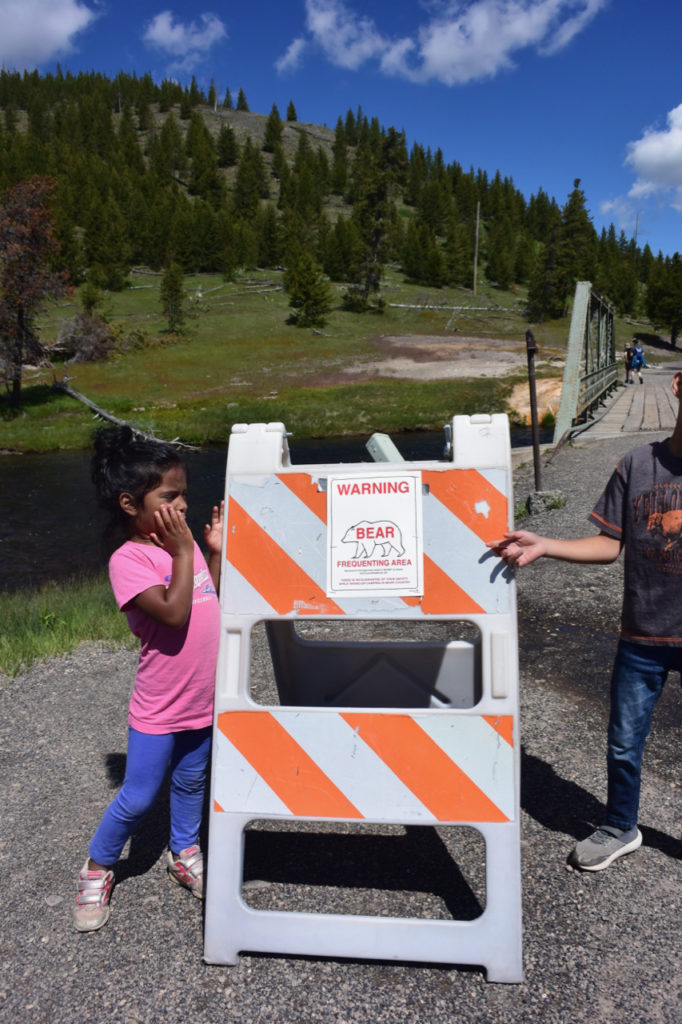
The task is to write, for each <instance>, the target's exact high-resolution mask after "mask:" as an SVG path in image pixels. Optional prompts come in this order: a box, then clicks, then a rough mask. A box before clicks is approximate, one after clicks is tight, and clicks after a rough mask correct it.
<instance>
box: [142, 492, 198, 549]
mask: <svg viewBox="0 0 682 1024" xmlns="http://www.w3.org/2000/svg"><path fill="white" fill-rule="evenodd" d="M154 523H155V525H156V530H155V531H154V532H153V533H150V534H149V537H150V539H151V540H152V541H153V542H154V544H156V546H157V547H159V548H163V549H164V551H167V552H168V554H169V555H171V557H173V558H174V557H175V556H176V555H186V554H190V555H192V557H193V555H194V538H193V537H192V531H191V530H190V528H189V526H188V525H187V521H186V519H185V514H184V512H180V511H178V509H176V508H173V506H172V505H162V506H161V508H160V509H157V510H156V511H155V513H154Z"/></svg>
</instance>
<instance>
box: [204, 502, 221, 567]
mask: <svg viewBox="0 0 682 1024" xmlns="http://www.w3.org/2000/svg"><path fill="white" fill-rule="evenodd" d="M224 510H225V502H224V501H221V502H220V507H218V506H217V505H214V506H213V511H212V512H211V522H210V523H206V526H205V527H204V541H205V542H206V547H207V548H208V550H209V552H210V553H211V554H212V555H219V554H220V548H221V545H222V543H223V515H224Z"/></svg>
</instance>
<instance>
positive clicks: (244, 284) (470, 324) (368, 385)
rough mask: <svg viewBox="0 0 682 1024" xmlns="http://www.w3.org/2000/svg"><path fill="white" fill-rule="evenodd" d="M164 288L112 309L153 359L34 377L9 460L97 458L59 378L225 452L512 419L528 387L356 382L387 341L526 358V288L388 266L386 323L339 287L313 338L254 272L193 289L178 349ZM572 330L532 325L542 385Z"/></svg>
mask: <svg viewBox="0 0 682 1024" xmlns="http://www.w3.org/2000/svg"><path fill="white" fill-rule="evenodd" d="M160 281H161V275H160V274H154V273H151V272H144V271H136V272H134V273H132V274H131V275H130V284H131V287H130V288H128V289H126V290H125V291H123V292H120V293H109V294H107V295H106V296H105V298H104V302H103V312H104V314H105V315H106V317H107V318H108V320H109V321H110V322H111V323H112V325H114V326H115V327H116V329H117V332H118V333H119V336H122V337H124V338H125V336H126V334H130V333H131V332H140V331H142V332H144V336H145V337H146V339H147V345H146V347H144V348H134V347H133V346H132V345H131V346H130V347H129V348H127V349H126V350H124V351H119V352H117V353H116V354H115V355H114V356H113V357H112V358H110V359H109V360H107V361H106V362H101V363H89V364H76V365H70V366H66V367H64V366H61V365H60V364H56V365H55V368H54V370H52V369H50V370H41V371H27V372H26V375H25V384H24V401H23V403H22V405H21V407H20V408H18V409H17V408H14V407H12V406H11V405H10V403H9V401H8V399H7V397H6V396H2V397H0V420H1V422H0V449H1V448H5V449H10V450H16V451H56V450H60V449H78V448H85V447H87V446H88V444H89V442H90V437H91V434H92V430H93V425H94V424H93V416H92V414H91V413H90V412H89V411H88V410H87V409H86V408H85V407H84V406H82V405H81V404H80V403H77V402H76V401H74V400H73V399H71V398H69V397H68V396H64V395H60V394H58V393H56V392H54V391H51V390H50V385H51V382H52V378H53V374H54V375H55V376H56V377H57V379H61V378H62V375H63V374H64V373H66V374H67V375H68V376H69V377H70V378H72V379H71V381H70V383H71V386H72V387H73V388H75V389H76V390H77V391H80V392H81V393H83V394H84V395H86V396H87V397H88V398H89V399H91V400H92V401H93V402H95V403H96V404H97V405H99V406H101V407H102V408H103V409H105V410H107V411H108V412H110V413H112V414H113V415H115V416H117V417H119V418H120V419H124V420H127V421H128V422H130V423H132V424H133V425H134V426H138V427H140V428H141V429H143V430H146V431H150V432H154V433H156V434H157V435H158V436H160V437H165V438H175V437H178V438H181V439H183V440H185V441H188V442H191V443H193V444H198V445H202V444H205V443H210V442H214V443H220V444H224V443H225V441H226V439H227V437H228V436H229V432H230V429H231V426H232V424H233V423H235V422H244V421H251V422H254V421H262V420H265V421H272V420H281V421H282V422H284V424H285V425H286V427H287V429H288V430H290V431H292V432H293V433H295V434H296V436H297V437H299V438H305V437H324V436H331V435H343V434H346V435H351V434H355V435H358V434H365V433H367V432H369V433H371V432H373V431H374V430H381V431H390V432H401V431H406V430H420V429H438V430H439V429H440V428H441V427H442V425H443V423H444V422H446V421H447V420H448V419H449V418H450V417H451V416H453V415H454V414H458V413H473V412H505V411H507V406H506V401H507V397H508V395H509V393H510V391H511V388H512V386H513V384H514V383H515V382H517V381H518V380H521V379H524V377H525V375H522V376H519V375H518V374H517V375H516V377H514V376H509V377H507V378H504V379H500V378H497V379H490V378H489V379H485V380H484V379H480V380H456V381H443V380H437V381H428V382H419V381H413V380H395V379H377V378H376V375H375V374H374V375H372V374H371V373H368V372H366V373H365V374H364V376H365V378H366V379H365V380H364V381H362V380H361V379H359V378H360V377H361V376H362V374H359V375H358V374H351V373H348V372H347V371H348V370H349V368H351V367H354V368H359V369H360V370H362V366H363V364H371V363H375V362H377V361H380V360H382V359H386V358H387V357H388V353H387V351H386V346H385V343H382V337H385V336H392V335H401V336H405V335H428V334H434V335H441V336H446V337H451V338H452V339H453V340H457V339H458V338H463V337H467V336H470V335H471V336H475V337H479V338H480V337H483V338H485V337H490V338H498V339H499V338H501V339H505V340H506V341H508V342H509V346H510V348H514V349H516V350H517V351H518V352H519V353H520V354H522V356H524V355H525V332H526V330H527V328H528V326H529V325H528V323H527V322H526V320H525V319H524V316H523V308H524V301H525V296H524V294H523V291H522V290H517V291H516V292H501V291H499V290H498V289H497V288H495V287H493V286H492V285H490V284H489V283H488V282H486V281H482V282H481V284H480V287H479V289H478V294H477V295H476V296H474V295H473V293H472V292H471V291H470V290H466V289H461V288H460V289H458V288H442V289H437V288H425V287H423V286H419V285H412V284H409V283H406V282H405V280H404V278H403V275H402V274H401V273H400V272H399V271H398V270H397V269H395V268H389V269H388V270H387V272H386V274H385V278H384V282H383V286H382V295H383V298H384V300H385V302H386V311H385V313H384V314H383V315H377V314H365V315H360V314H352V313H347V312H344V311H343V310H341V308H340V296H341V292H342V291H343V288H342V286H340V285H338V286H336V285H335V286H332V287H333V288H334V289H335V291H336V294H337V296H338V298H339V304H338V305H337V307H336V308H335V309H334V310H333V311H332V313H331V315H330V317H329V322H328V324H327V325H326V326H325V328H324V329H323V330H322V331H321V332H314V331H312V330H308V329H300V328H297V327H294V326H290V325H287V323H286V319H287V316H288V314H289V307H288V297H287V295H286V293H285V292H284V291H283V289H282V275H281V272H278V271H275V270H272V271H255V270H254V271H249V272H244V273H243V274H241V275H240V276H238V278H237V279H236V280H235V281H232V282H226V281H224V280H223V279H222V278H221V277H220V276H217V275H201V276H196V277H187V278H186V279H185V290H186V293H187V295H188V297H189V299H190V301H189V309H190V314H191V315H190V317H189V319H188V322H187V329H186V332H185V333H184V334H183V335H182V336H181V337H180V338H179V339H170V338H169V337H168V335H167V334H166V333H165V323H164V320H163V318H162V316H161V313H160V302H159V285H160ZM453 307H458V308H457V309H456V310H453ZM78 309H79V302H78V297H77V296H75V297H74V298H73V299H71V300H69V302H59V303H55V304H54V305H53V306H51V307H50V308H49V309H48V310H46V312H45V313H44V315H43V317H42V321H41V337H42V339H43V341H45V342H46V343H48V344H49V343H50V342H51V341H53V340H54V339H56V337H57V335H58V333H59V330H60V327H61V325H62V324H63V322H64V321H65V320H68V319H70V318H71V317H72V316H73V315H74V314H75V313H76V312H77V311H78ZM569 323H570V321H569V318H565V319H563V320H560V321H554V322H549V323H546V324H542V325H532V329H533V333H534V335H535V338H536V341H537V343H538V346H539V352H538V357H537V360H536V372H537V375H538V377H542V376H559V375H560V374H561V372H562V371H561V369H560V368H559V367H558V365H557V364H558V362H559V361H560V360H561V359H562V358H563V355H564V353H565V349H566V343H567V338H568V330H569ZM617 327H618V331H619V332H621V334H623V332H625V333H629V332H631V330H632V327H631V326H630V325H626V324H624V323H623V324H620V322H619V323H618V324H617ZM626 328H627V330H626ZM623 336H624V334H623ZM619 337H620V335H619ZM619 344H620V342H619ZM367 378H369V379H367Z"/></svg>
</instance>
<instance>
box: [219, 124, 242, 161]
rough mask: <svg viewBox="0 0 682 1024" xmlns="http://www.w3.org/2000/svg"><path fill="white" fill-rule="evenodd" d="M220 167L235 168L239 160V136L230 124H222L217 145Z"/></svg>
mask: <svg viewBox="0 0 682 1024" xmlns="http://www.w3.org/2000/svg"><path fill="white" fill-rule="evenodd" d="M217 153H218V166H219V167H233V166H234V165H235V164H236V163H237V161H238V160H239V146H238V144H237V136H236V135H235V133H234V131H233V130H232V128H231V126H230V125H229V124H222V125H221V126H220V132H219V133H218V143H217Z"/></svg>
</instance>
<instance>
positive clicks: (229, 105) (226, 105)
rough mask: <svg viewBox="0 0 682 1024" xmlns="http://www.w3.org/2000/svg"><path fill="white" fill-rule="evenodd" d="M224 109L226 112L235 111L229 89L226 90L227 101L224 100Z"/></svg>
mask: <svg viewBox="0 0 682 1024" xmlns="http://www.w3.org/2000/svg"><path fill="white" fill-rule="evenodd" d="M223 107H224V109H225V110H234V103H233V102H232V93H231V92H230V90H229V88H227V89H226V90H225V99H224V100H223Z"/></svg>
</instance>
